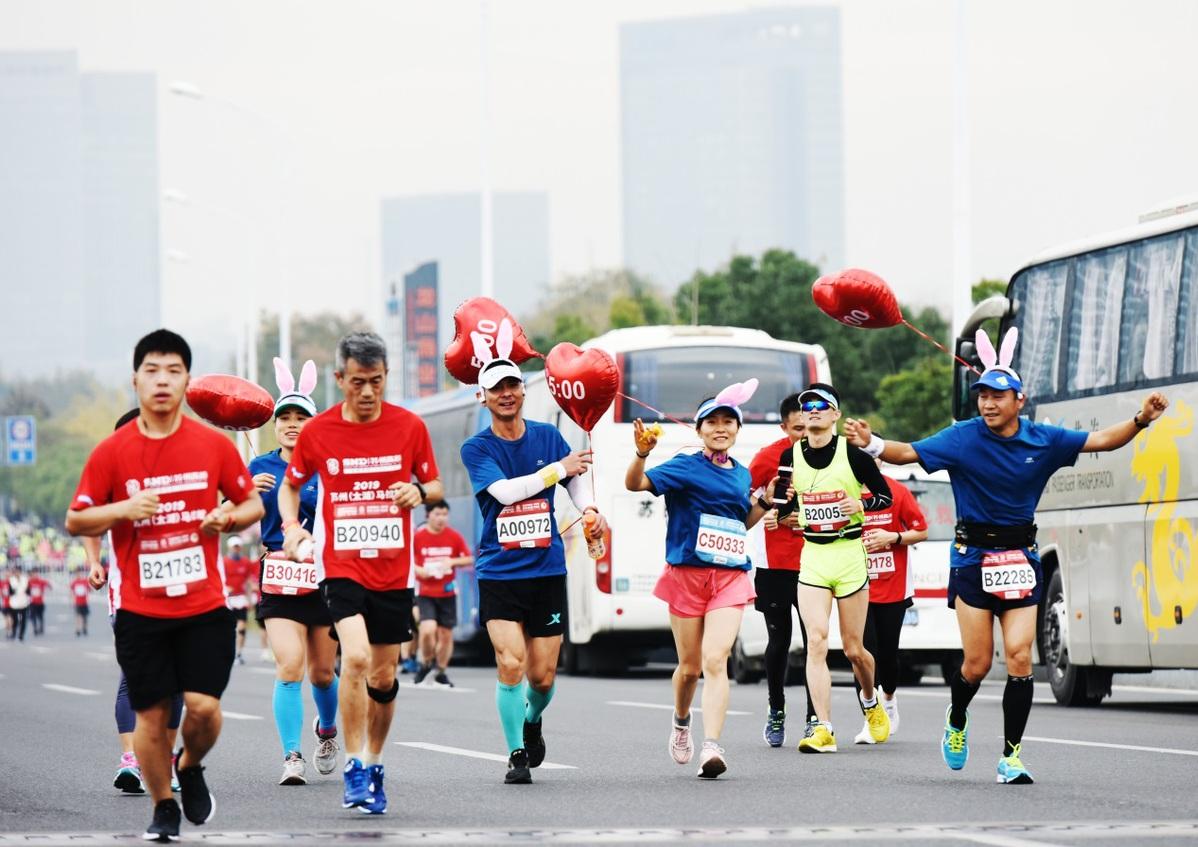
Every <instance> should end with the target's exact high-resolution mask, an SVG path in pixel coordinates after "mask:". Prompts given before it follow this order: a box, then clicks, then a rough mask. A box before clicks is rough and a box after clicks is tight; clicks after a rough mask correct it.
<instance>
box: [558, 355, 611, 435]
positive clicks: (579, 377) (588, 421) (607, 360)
mask: <svg viewBox="0 0 1198 847" xmlns="http://www.w3.org/2000/svg"><path fill="white" fill-rule="evenodd" d="M545 381H546V382H547V383H548V384H549V393H550V394H552V395H553V399H554V400H556V401H557V405H559V406H561V407H562V411H564V412H565V413H566V414H567V415H569V416H570V419H571V420H573V421H574V423H576V424H578V425H579V426H580V427H582V428H583V429H584V430H586V431H587V432H590V431H591V430H592V429H594V428H595V424H597V423H598V422H599V419H600V418H601V417H603V413H604V412H606V411H607V410H608V407H610V406H611V401H612V400H614V399H616V391H617V390H619V387H620V372H619V370H618V369H617V368H616V360H615V359H613V358H612V357H611V356H610V355H609V354H608V353H606V352H604V351H603V350H600V349H598V348H596V347H592V348H591V349H590V350H583V349H582V348H581V347H578V346H576V345H574V344H571V343H569V342H568V341H563V342H562V343H561V344H558V345H556V346H555V347H554V348H553V349H552V350H550V351H549V355H548V356H546V357H545Z"/></svg>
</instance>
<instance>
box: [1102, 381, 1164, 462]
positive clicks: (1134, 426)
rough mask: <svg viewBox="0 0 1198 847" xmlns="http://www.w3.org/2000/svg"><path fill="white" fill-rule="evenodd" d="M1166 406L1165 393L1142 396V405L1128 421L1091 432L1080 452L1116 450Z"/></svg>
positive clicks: (1160, 413) (1158, 414) (1159, 414)
mask: <svg viewBox="0 0 1198 847" xmlns="http://www.w3.org/2000/svg"><path fill="white" fill-rule="evenodd" d="M1168 408H1169V401H1168V400H1166V399H1165V395H1163V394H1161V393H1160V392H1159V391H1154V392H1152V393H1151V394H1149V395H1148V396H1147V397H1145V398H1144V405H1143V406H1142V407H1141V408H1140V411H1139V412H1138V413H1137V414H1136V416H1135V417H1134V418H1132V419H1131V420H1130V421H1124V422H1123V423H1117V424H1114V425H1113V426H1108V427H1107V428H1106V429H1100V430H1098V432H1091V433H1090V435H1089V437H1088V438H1087V439H1086V443H1085V444H1083V445H1082V452H1083V453H1105V452H1108V451H1110V450H1118V449H1119V448H1120V447H1122V446H1124V445H1125V444H1127V443H1128V442H1129V441H1131V440H1132V439H1133V438H1135V437H1136V435H1137V433H1139V431H1140V430H1142V429H1147V428H1148V425H1149V424H1150V423H1152V422H1153V421H1154V420H1156V419H1157V418H1159V417H1160V416H1161V415H1163V414H1164V413H1165V410H1166V409H1168Z"/></svg>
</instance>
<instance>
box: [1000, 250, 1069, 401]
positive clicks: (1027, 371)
mask: <svg viewBox="0 0 1198 847" xmlns="http://www.w3.org/2000/svg"><path fill="white" fill-rule="evenodd" d="M1068 279H1069V263H1068V262H1053V263H1051V264H1048V265H1042V266H1040V267H1035V268H1031V269H1029V270H1027V271H1024V272H1023V273H1021V274H1020V275H1019V276H1018V278H1017V279H1016V280H1015V282H1014V284H1013V285H1012V286H1011V295H1012V299H1013V300H1015V301H1017V302H1021V303H1023V304H1025V305H1023V307H1022V308H1018V309H1017V310H1016V313H1015V314H1016V325H1017V326H1019V348H1018V354H1017V358H1018V361H1017V362H1016V363H1015V369H1016V370H1017V371H1019V374H1020V376H1022V377H1023V391H1024V393H1025V394H1027V395H1028V396H1029V397H1032V398H1033V399H1039V398H1047V397H1052V396H1054V395H1055V394H1056V393H1057V392H1058V390H1059V388H1058V384H1057V376H1058V374H1059V371H1060V362H1061V325H1062V323H1063V320H1062V318H1063V317H1064V315H1063V312H1064V310H1065V283H1066V282H1067V281H1068Z"/></svg>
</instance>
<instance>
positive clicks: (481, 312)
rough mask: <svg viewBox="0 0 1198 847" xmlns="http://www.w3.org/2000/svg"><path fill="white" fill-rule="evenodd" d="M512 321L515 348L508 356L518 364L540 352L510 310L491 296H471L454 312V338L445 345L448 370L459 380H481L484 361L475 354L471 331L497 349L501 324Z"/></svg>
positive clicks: (468, 381) (465, 381)
mask: <svg viewBox="0 0 1198 847" xmlns="http://www.w3.org/2000/svg"><path fill="white" fill-rule="evenodd" d="M505 319H506V320H508V321H510V322H511V326H512V330H513V332H512V349H511V352H510V353H509V354H508V356H506V357H500V356H497V357H496V358H510V359H511V361H513V362H515V363H516V364H517V365H518V364H520V363H521V362H526V361H528V360H529V359H531V358H533V357H534V356H539V355H541V354H540V353H538V352H537V351H536V350H534V349H533V347H532V345H531V344H529V343H528V337H527V336H526V335H525V334H524V330H523V328H521V326H520V324H518V323H516V319H515V318H513V317H512V314H511V312H509V311H508V310H507V309H505V308H504V307H503V306H502V305H500V304H499V303H496V302H495V301H494V300H492V299H491V298H490V297H471V298H470V299H469V300H466V301H465V302H463V303H462V304H461V305H459V306H458V307H457V309H455V310H454V312H453V341H451V342H450V343H449V346H448V347H446V348H445V369H446V370H447V371H449V373H450V374H451V375H452V376H453V378H454V379H456V380H457V381H458V382H464V383H466V384H467V385H474V384H475V383H477V382H478V371H479V369H480V368H481V367H482V366H483V365H484V364H485V362H480V361H478V357H477V356H475V355H474V342H473V341H472V339H471V337H470V334H471V333H472V332H473V333H477V334H478V335H479V336H480V337H481V338H482V339H483V341H484V342H485V344H486V345H487V346H488V347H490V348H492V349H494V348H495V346H496V344H495V341H496V337H497V335H498V333H499V326H500V324H502V323H503V321H504V320H505Z"/></svg>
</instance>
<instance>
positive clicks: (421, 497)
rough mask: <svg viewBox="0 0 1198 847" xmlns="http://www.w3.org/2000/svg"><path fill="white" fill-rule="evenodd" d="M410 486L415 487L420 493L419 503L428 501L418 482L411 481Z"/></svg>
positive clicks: (415, 480) (422, 487)
mask: <svg viewBox="0 0 1198 847" xmlns="http://www.w3.org/2000/svg"><path fill="white" fill-rule="evenodd" d="M412 485H414V486H416V490H417V491H419V492H420V502H421V503H423V502H424V501H425V500H427V499H428V494H427V493H426V492H425V490H424V486H423V485H421V484H420V480H418V479H414V480H412Z"/></svg>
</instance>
